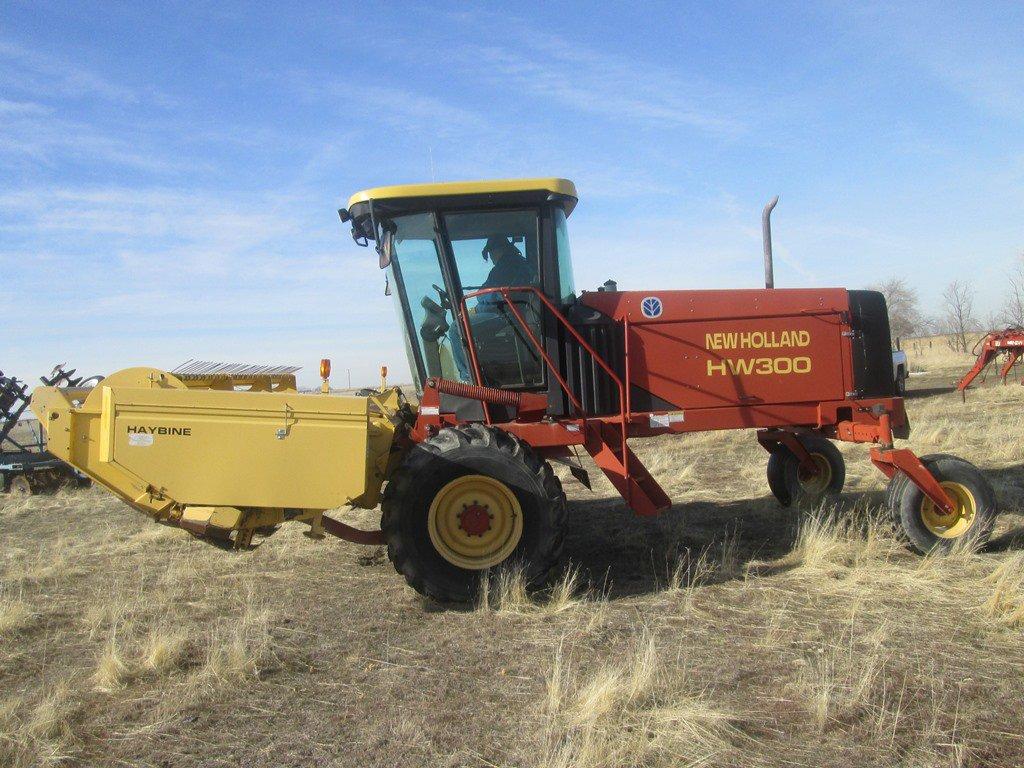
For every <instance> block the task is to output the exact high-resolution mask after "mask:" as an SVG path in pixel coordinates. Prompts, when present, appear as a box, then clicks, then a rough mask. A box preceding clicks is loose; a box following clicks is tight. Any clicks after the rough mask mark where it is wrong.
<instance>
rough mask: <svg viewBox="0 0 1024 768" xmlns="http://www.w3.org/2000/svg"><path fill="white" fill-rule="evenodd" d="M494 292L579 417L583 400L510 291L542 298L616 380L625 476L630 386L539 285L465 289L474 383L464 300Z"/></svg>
mask: <svg viewBox="0 0 1024 768" xmlns="http://www.w3.org/2000/svg"><path fill="white" fill-rule="evenodd" d="M495 293H497V294H501V298H502V299H503V300H504V302H505V304H506V305H507V306H508V308H509V309H510V310H511V311H512V314H513V315H514V316H515V318H516V321H517V322H518V323H519V325H521V326H522V328H523V330H524V331H525V332H526V335H527V337H528V338H529V339H530V342H531V343H532V344H533V346H534V347H536V348H537V352H539V353H540V356H541V357H542V358H543V360H544V364H545V365H547V367H548V369H549V370H550V371H551V374H552V375H553V376H554V377H555V379H557V380H558V384H559V386H560V387H561V388H562V389H563V390H564V391H565V394H566V395H567V396H568V397H569V400H570V402H571V403H572V406H573V408H574V409H575V410H576V412H577V414H578V415H579V416H580V417H581V418H584V419H586V418H587V414H586V413H585V412H584V410H583V404H582V403H581V402H580V401H579V400H578V399H577V398H576V396H575V395H574V394H573V393H572V390H570V389H569V385H568V383H567V382H566V381H565V379H563V378H562V376H561V375H560V374H559V373H558V370H557V368H556V366H555V362H554V361H553V360H552V359H551V357H550V356H549V355H548V353H547V352H546V351H545V350H544V345H543V344H542V343H541V342H540V339H538V338H537V336H536V334H535V333H534V332H533V331H532V330H531V328H530V326H529V324H528V323H527V322H526V319H525V318H524V317H523V315H522V313H520V311H519V310H518V309H516V306H515V304H513V303H512V301H511V300H510V299H509V294H510V293H532V294H533V295H534V296H536V297H537V298H538V299H540V300H541V302H543V304H544V306H546V307H547V308H548V310H549V311H550V312H551V314H552V315H554V316H555V318H556V319H557V320H558V322H559V323H561V325H562V326H563V327H564V328H565V329H566V330H567V331H568V332H569V333H570V334H572V337H573V338H574V339H576V341H577V343H578V344H579V345H580V346H581V347H582V348H583V349H584V350H585V351H586V352H588V353H589V354H590V356H591V357H592V358H593V359H594V360H595V361H596V362H597V364H598V365H599V366H601V368H602V369H603V370H604V372H605V373H607V374H608V376H609V377H611V379H612V381H614V382H615V385H616V386H617V387H618V390H619V422H620V424H621V425H622V469H623V474H624V475H625V476H626V477H628V476H629V446H628V445H627V443H626V433H627V428H626V425H627V422H628V420H629V418H630V417H631V416H632V414H631V413H630V412H629V410H628V408H629V390H628V388H627V387H626V384H625V383H623V381H622V379H620V378H619V376H618V374H616V373H615V371H614V370H612V368H611V366H609V365H608V364H607V363H606V362H605V361H604V360H603V359H602V358H601V356H600V355H598V354H597V351H596V350H595V349H594V348H593V347H592V346H591V345H590V344H589V343H587V340H586V339H584V338H583V336H582V335H581V334H580V333H579V332H578V331H577V330H576V329H575V328H573V327H572V326H571V325H570V324H569V321H568V320H566V319H565V316H564V315H563V314H562V313H561V312H559V311H558V307H556V306H555V304H554V303H553V302H552V301H551V300H550V299H549V298H548V297H547V296H545V295H544V294H543V293H542V292H541V291H540V290H539V289H538V288H536V287H534V286H532V285H522V286H501V287H497V288H481V289H480V290H478V291H473V292H471V293H467V294H464V295H463V297H462V302H461V310H462V327H463V328H464V329H465V333H466V343H467V345H468V346H469V356H470V360H471V361H472V363H473V376H474V377H475V379H476V383H477V384H479V385H481V386H483V385H484V383H483V377H482V376H481V374H480V363H479V361H478V360H477V355H476V344H475V343H474V340H473V331H472V328H471V327H470V323H469V311H468V308H467V306H466V301H467V300H468V299H475V298H477V297H479V296H486V295H489V294H495ZM626 332H627V334H628V328H627V329H626ZM628 343H629V342H628V341H626V344H628ZM626 380H627V381H628V380H629V364H628V360H627V363H626ZM486 407H487V406H486V404H484V408H485V409H486ZM485 413H486V411H485ZM487 423H488V424H489V423H490V414H489V413H488V414H487ZM626 488H627V498H626V501H627V502H630V501H631V499H630V498H629V497H630V496H632V493H630V492H629V491H630V487H629V486H628V485H627V487H626Z"/></svg>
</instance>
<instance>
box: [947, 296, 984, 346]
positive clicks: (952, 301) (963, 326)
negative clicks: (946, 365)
mask: <svg viewBox="0 0 1024 768" xmlns="http://www.w3.org/2000/svg"><path fill="white" fill-rule="evenodd" d="M942 302H943V305H944V307H945V314H944V316H943V319H944V320H945V329H946V333H948V334H949V340H948V343H949V346H950V348H951V349H953V350H954V351H956V352H968V351H969V350H970V347H969V345H968V343H967V334H968V333H970V332H971V331H974V330H976V329H977V325H978V324H977V321H975V319H974V290H973V289H972V288H971V287H970V286H969V285H967V284H966V283H962V282H960V281H959V280H954V281H953V282H952V283H950V284H949V285H948V286H947V287H946V290H945V291H943V292H942Z"/></svg>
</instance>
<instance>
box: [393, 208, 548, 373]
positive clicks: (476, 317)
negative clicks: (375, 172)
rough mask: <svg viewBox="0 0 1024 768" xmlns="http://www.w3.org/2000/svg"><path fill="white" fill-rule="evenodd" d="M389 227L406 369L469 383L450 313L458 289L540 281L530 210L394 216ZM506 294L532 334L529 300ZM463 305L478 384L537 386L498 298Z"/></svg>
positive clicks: (531, 363) (530, 358) (524, 343)
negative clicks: (405, 331) (404, 328)
mask: <svg viewBox="0 0 1024 768" xmlns="http://www.w3.org/2000/svg"><path fill="white" fill-rule="evenodd" d="M439 219H440V220H439ZM392 225H393V232H394V237H393V241H392V242H393V259H392V262H391V265H390V269H391V270H392V274H393V276H394V278H395V283H396V287H397V288H398V290H397V292H396V294H397V297H398V308H399V312H400V313H401V315H402V316H403V317H404V318H405V319H406V322H407V323H408V325H409V326H411V328H410V331H411V332H410V334H409V336H410V338H409V339H408V342H409V343H408V352H409V357H410V360H409V363H410V367H411V368H412V369H413V370H414V371H415V370H420V371H422V372H423V373H424V374H425V376H426V377H431V376H442V377H444V378H448V379H453V380H456V381H464V382H468V383H475V381H474V377H473V374H472V367H471V363H470V357H469V354H468V348H467V346H466V344H465V339H464V338H463V333H462V327H461V325H460V323H459V321H458V318H457V316H456V314H455V311H456V310H457V309H458V307H459V305H460V303H461V301H462V298H463V296H465V294H468V293H473V292H475V291H478V290H480V289H483V288H497V287H515V286H519V287H521V286H535V287H540V285H541V281H540V242H539V240H540V236H539V213H538V211H537V210H536V209H523V210H508V211H490V210H489V211H471V212H459V213H446V214H442V215H441V216H440V217H439V218H438V217H437V216H435V214H433V213H418V214H411V215H408V216H398V217H395V218H394V220H393V221H392ZM445 235H446V236H447V238H445ZM446 246H447V247H446ZM449 249H450V253H451V256H452V258H451V259H449V258H448V257H447V255H446V254H447V253H448V251H449ZM511 300H512V302H513V303H514V304H515V306H516V308H517V309H518V310H519V312H520V313H521V314H522V315H523V317H524V318H525V319H526V321H527V324H528V325H529V327H530V329H531V331H532V332H533V333H534V334H536V336H537V337H538V338H540V336H541V311H540V302H539V301H538V300H537V298H536V297H535V296H533V295H532V294H529V293H518V294H513V295H512V296H511ZM466 304H467V310H468V317H469V323H470V327H471V329H472V334H473V339H474V342H475V351H476V356H477V361H478V362H479V366H480V374H481V379H482V383H483V384H485V385H487V386H492V387H507V388H515V389H524V388H526V389H529V388H534V387H539V386H542V385H543V384H544V370H543V363H542V360H541V358H540V356H539V355H538V353H537V351H536V349H535V348H534V346H533V344H532V343H531V342H530V340H529V337H528V336H527V334H526V333H524V331H523V329H522V327H521V326H520V325H519V323H518V322H517V321H516V319H515V317H514V316H513V315H512V313H511V312H510V311H509V308H508V306H507V305H506V303H505V301H504V299H502V298H501V296H500V295H499V294H488V295H484V296H478V297H474V298H470V299H469V300H468V301H467V302H466Z"/></svg>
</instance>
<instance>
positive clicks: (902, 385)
mask: <svg viewBox="0 0 1024 768" xmlns="http://www.w3.org/2000/svg"><path fill="white" fill-rule="evenodd" d="M892 375H893V378H894V380H895V384H896V394H897V395H899V396H900V397H902V396H903V395H904V394H905V393H906V391H907V377H908V376H910V365H909V364H908V363H907V353H906V352H904V351H903V350H902V349H894V350H893V352H892Z"/></svg>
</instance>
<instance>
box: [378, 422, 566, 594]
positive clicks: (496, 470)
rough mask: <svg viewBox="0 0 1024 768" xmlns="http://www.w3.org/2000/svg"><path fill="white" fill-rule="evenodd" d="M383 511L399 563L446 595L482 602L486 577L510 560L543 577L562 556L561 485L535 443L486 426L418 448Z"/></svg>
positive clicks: (427, 589)
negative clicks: (535, 446) (481, 588)
mask: <svg viewBox="0 0 1024 768" xmlns="http://www.w3.org/2000/svg"><path fill="white" fill-rule="evenodd" d="M381 509H382V511H383V514H382V517H381V528H382V529H383V531H384V535H385V537H386V538H387V543H388V557H389V558H390V559H391V562H392V564H393V565H394V566H395V570H397V571H398V572H399V573H401V574H402V575H403V576H404V577H405V580H406V581H407V582H408V583H409V586H411V587H412V588H413V589H415V590H416V591H417V592H419V593H421V594H423V595H427V596H429V597H431V598H434V599H435V600H438V601H441V602H469V601H472V600H474V599H475V598H476V597H477V594H478V593H479V589H480V585H481V583H482V582H483V580H484V579H485V578H488V576H489V575H493V574H495V573H497V572H500V571H501V570H503V569H506V568H510V567H515V568H521V569H522V572H523V575H524V578H525V580H526V582H527V584H528V585H537V584H540V583H542V582H543V581H544V580H545V579H546V578H547V576H548V573H549V572H550V570H551V568H552V567H553V566H554V565H555V564H556V563H557V561H558V558H559V557H560V556H561V551H562V537H563V528H564V525H565V494H564V493H563V492H562V486H561V483H560V482H559V481H558V478H557V477H555V475H554V473H553V472H552V471H551V467H550V466H549V465H548V464H547V462H545V461H544V460H542V459H541V458H540V457H539V456H537V454H536V453H534V452H533V450H532V449H531V448H530V447H529V446H528V445H526V444H525V443H523V442H522V441H520V440H519V439H517V438H516V437H513V436H512V435H510V434H508V433H507V432H504V431H502V430H500V429H495V428H492V427H487V426H484V425H482V424H470V425H467V426H464V427H449V428H446V429H442V430H441V431H440V432H438V433H437V434H436V435H435V436H433V437H431V438H429V439H428V440H426V441H424V442H423V443H420V444H419V445H417V446H415V447H414V448H413V449H412V450H411V451H410V452H409V455H408V456H407V457H406V459H405V461H403V462H402V464H401V466H400V467H398V469H396V470H395V472H394V474H393V476H392V477H391V480H390V482H389V483H388V485H387V487H386V488H385V489H384V496H383V500H382V502H381Z"/></svg>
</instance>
